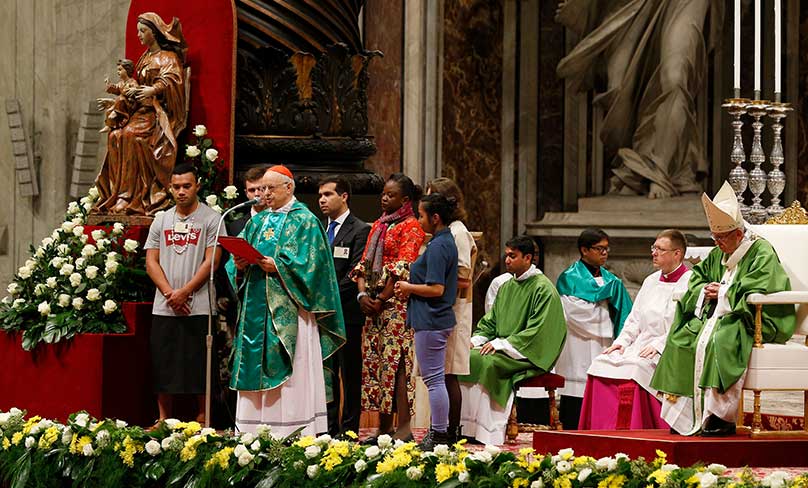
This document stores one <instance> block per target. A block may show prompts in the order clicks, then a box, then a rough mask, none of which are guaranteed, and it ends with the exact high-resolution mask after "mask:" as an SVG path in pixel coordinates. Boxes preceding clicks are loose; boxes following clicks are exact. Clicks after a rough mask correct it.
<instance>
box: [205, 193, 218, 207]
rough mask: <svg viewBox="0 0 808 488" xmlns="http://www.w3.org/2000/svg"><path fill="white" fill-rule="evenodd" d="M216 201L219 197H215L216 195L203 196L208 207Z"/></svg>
mask: <svg viewBox="0 0 808 488" xmlns="http://www.w3.org/2000/svg"><path fill="white" fill-rule="evenodd" d="M218 201H219V199H218V198H216V195H208V196H206V197H205V203H206V204H207V205H208V207H212V206H214V205H216V202H218Z"/></svg>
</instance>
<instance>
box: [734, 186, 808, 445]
mask: <svg viewBox="0 0 808 488" xmlns="http://www.w3.org/2000/svg"><path fill="white" fill-rule="evenodd" d="M751 229H752V231H753V232H755V233H756V234H758V235H759V236H761V237H763V238H764V239H766V240H767V241H769V242H770V243H771V244H772V246H773V247H774V249H775V251H777V256H778V257H779V258H780V262H781V263H782V264H783V267H784V268H785V270H786V273H788V276H789V278H790V280H791V289H792V291H784V292H778V293H755V294H752V295H750V296H749V297H747V302H748V303H750V304H753V305H755V307H756V317H755V336H754V340H755V345H754V348H753V349H752V355H751V356H750V358H749V369H748V371H747V374H746V381H745V382H744V385H743V389H744V390H751V391H752V392H754V410H753V417H752V425H751V429H750V428H749V427H746V426H744V421H743V398H742V399H741V404H740V406H739V408H738V421H737V427H738V430H739V431H750V432H751V435H752V437H761V436H777V435H779V436H808V337H806V340H805V343H803V344H799V343H795V342H793V341H792V342H789V343H787V344H763V343H762V337H761V325H760V317H761V315H760V314H761V310H762V307H764V306H766V305H774V304H793V305H794V306H795V307H796V309H797V328H796V330H795V332H794V334H795V335H808V217H806V213H805V210H803V209H802V208H801V207H800V206H799V203H798V202H795V203H794V204H792V205H791V207H789V208H788V209H787V210H786V211H785V212H784V213H783V214H782V215H781V216H780V217H778V218H777V219H773V220H772V221H770V223H767V224H764V225H753V226H751ZM774 390H786V391H787V390H791V391H802V392H803V395H804V396H803V402H804V403H803V410H804V412H803V422H804V423H803V430H798V431H765V430H763V425H762V419H761V414H760V393H761V392H762V391H774Z"/></svg>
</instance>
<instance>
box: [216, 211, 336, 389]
mask: <svg viewBox="0 0 808 488" xmlns="http://www.w3.org/2000/svg"><path fill="white" fill-rule="evenodd" d="M240 235H241V237H243V238H244V239H246V240H247V241H248V242H249V243H250V244H252V245H253V247H255V248H256V249H257V250H258V251H259V252H260V253H261V254H263V255H264V256H270V257H272V258H274V259H275V265H276V266H277V268H278V272H277V273H271V274H268V273H265V272H264V271H263V270H262V269H261V268H260V267H259V266H257V265H251V266H249V268H248V269H247V270H246V272H245V273H244V277H243V284H242V287H243V292H244V294H243V299H242V301H241V303H240V306H239V314H238V328H237V331H236V337H235V339H234V341H233V342H234V343H233V366H232V376H231V379H230V387H231V388H233V389H234V390H242V391H259V390H268V389H272V388H276V387H278V386H280V385H281V384H283V383H284V382H285V381H286V380H287V379H289V377H290V376H291V375H292V361H293V360H294V356H295V344H296V339H297V327H298V308H301V309H303V310H305V311H307V312H310V313H312V314H314V316H315V319H316V321H317V325H318V326H319V327H318V329H319V333H320V346H321V349H322V356H323V361H326V360H327V359H328V358H329V357H330V356H331V355H332V354H334V352H336V351H337V349H339V348H340V347H342V345H343V344H344V343H345V325H344V323H343V319H342V306H341V304H340V301H339V287H338V284H337V278H336V273H335V272H334V262H333V259H332V258H331V252H330V249H329V246H328V240H327V239H326V234H325V230H324V229H323V226H322V224H321V223H320V220H319V219H318V218H317V217H315V216H314V214H312V213H311V212H310V211H309V209H308V208H307V207H306V206H305V205H304V204H302V203H300V202H298V201H294V202H293V203H292V205H291V207H290V209H289V212H288V213H286V212H271V211H268V210H265V211H263V212H260V213H258V214H257V215H255V216H253V218H252V219H250V220H249V221H248V222H247V225H246V226H245V227H244V230H243V231H242V232H241V234H240ZM225 268H226V270H227V273H228V277H229V278H230V281H231V284H233V286H234V288H235V280H236V273H237V270H236V266H235V263H234V262H233V259H232V257H231V258H230V260H229V261H228V262H227V264H226V266H225ZM330 376H331V375H329V374H326V375H325V377H326V394H327V397H328V398H330V394H329V393H330V388H329V384H328V378H330Z"/></svg>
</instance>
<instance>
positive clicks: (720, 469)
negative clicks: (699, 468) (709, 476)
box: [707, 463, 727, 475]
mask: <svg viewBox="0 0 808 488" xmlns="http://www.w3.org/2000/svg"><path fill="white" fill-rule="evenodd" d="M707 471H709V472H711V473H713V474H716V475H722V474H724V473H725V472H726V471H727V467H726V466H724V465H723V464H718V463H712V464H711V465H709V466H707Z"/></svg>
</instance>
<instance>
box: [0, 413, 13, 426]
mask: <svg viewBox="0 0 808 488" xmlns="http://www.w3.org/2000/svg"><path fill="white" fill-rule="evenodd" d="M10 418H11V414H10V413H8V412H0V427H2V426H4V425H6V423H8V419H10Z"/></svg>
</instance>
